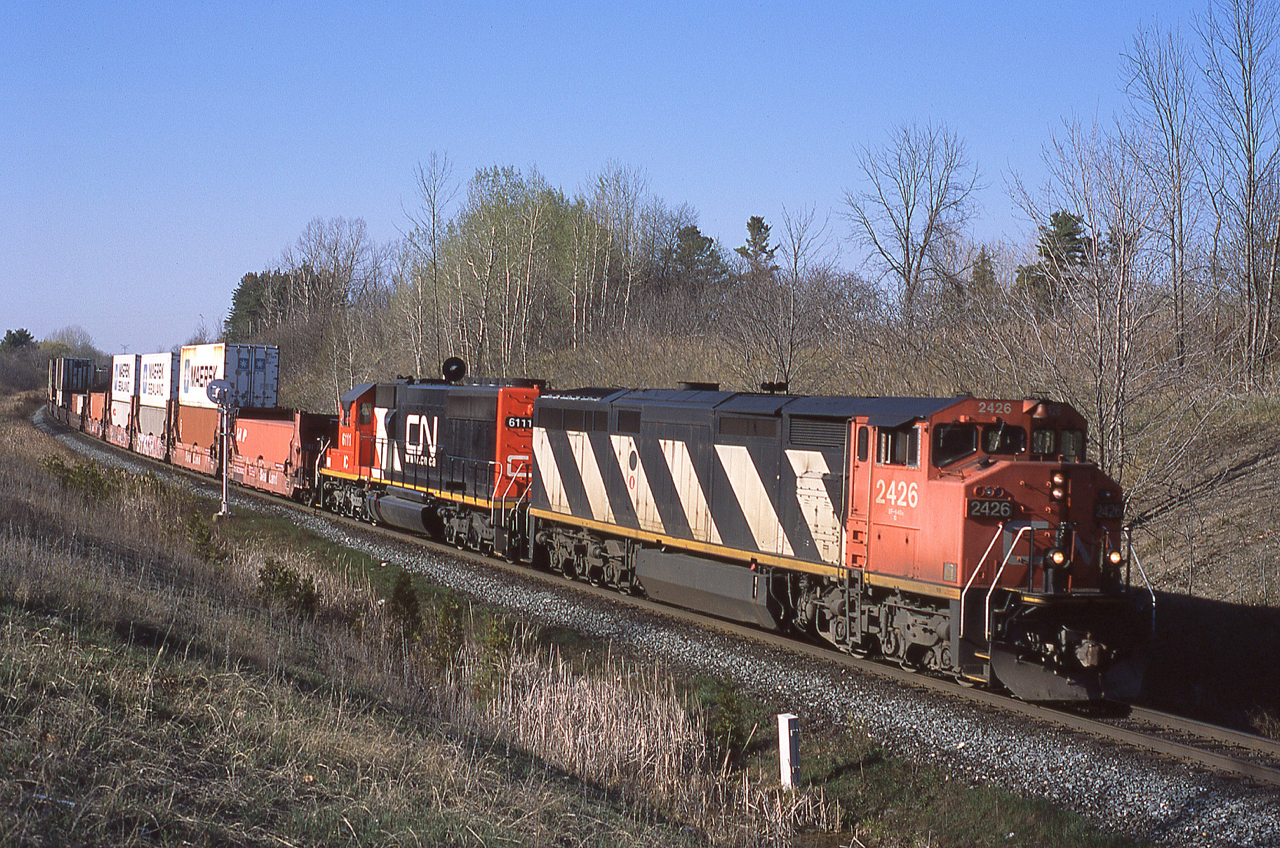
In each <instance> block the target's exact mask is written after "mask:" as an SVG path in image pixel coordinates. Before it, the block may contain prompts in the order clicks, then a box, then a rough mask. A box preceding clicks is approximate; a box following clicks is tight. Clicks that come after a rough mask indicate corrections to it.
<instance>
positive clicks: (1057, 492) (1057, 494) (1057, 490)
mask: <svg viewBox="0 0 1280 848" xmlns="http://www.w3.org/2000/svg"><path fill="white" fill-rule="evenodd" d="M1049 496H1050V497H1051V498H1053V499H1054V500H1055V501H1060V500H1062V499H1063V498H1065V497H1066V496H1067V490H1066V489H1064V488H1062V487H1061V486H1054V487H1053V489H1052V490H1051V491H1050V492H1049Z"/></svg>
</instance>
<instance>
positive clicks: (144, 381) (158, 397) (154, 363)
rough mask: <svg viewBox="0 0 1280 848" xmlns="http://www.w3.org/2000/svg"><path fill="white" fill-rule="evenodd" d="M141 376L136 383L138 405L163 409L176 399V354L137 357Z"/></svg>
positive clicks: (149, 354)
mask: <svg viewBox="0 0 1280 848" xmlns="http://www.w3.org/2000/svg"><path fill="white" fill-rule="evenodd" d="M138 364H139V367H140V368H141V372H142V376H141V377H140V378H139V381H138V398H139V400H138V403H139V404H140V405H142V406H149V407H156V408H159V409H164V408H166V407H167V406H168V405H169V402H170V401H175V400H177V399H178V354H176V353H144V354H142V356H140V357H139V360H138Z"/></svg>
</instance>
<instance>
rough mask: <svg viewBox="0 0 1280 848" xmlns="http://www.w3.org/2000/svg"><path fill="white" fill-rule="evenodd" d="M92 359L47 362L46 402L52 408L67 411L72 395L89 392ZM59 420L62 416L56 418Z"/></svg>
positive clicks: (56, 359) (60, 358)
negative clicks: (47, 388) (47, 389)
mask: <svg viewBox="0 0 1280 848" xmlns="http://www.w3.org/2000/svg"><path fill="white" fill-rule="evenodd" d="M93 372H94V365H93V360H92V359H68V358H66V357H61V356H59V357H56V358H54V359H50V360H49V369H48V375H49V379H48V386H49V391H48V401H49V405H50V406H51V407H54V408H61V409H68V408H69V404H70V403H71V396H72V395H73V394H83V393H84V392H87V391H89V386H90V384H91V383H92V382H93ZM58 417H59V418H60V419H61V418H63V416H61V415H60V416H58Z"/></svg>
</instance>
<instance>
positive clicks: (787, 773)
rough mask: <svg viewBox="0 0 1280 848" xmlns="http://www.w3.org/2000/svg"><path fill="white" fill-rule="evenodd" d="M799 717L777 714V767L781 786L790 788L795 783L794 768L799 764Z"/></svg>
mask: <svg viewBox="0 0 1280 848" xmlns="http://www.w3.org/2000/svg"><path fill="white" fill-rule="evenodd" d="M799 743H800V719H799V718H798V717H797V716H794V715H792V714H791V713H779V714H778V768H779V770H780V771H781V774H782V788H783V789H791V788H792V786H793V785H794V784H795V780H796V770H797V769H798V768H799V765H800V762H799V761H800V754H799V750H798V748H799Z"/></svg>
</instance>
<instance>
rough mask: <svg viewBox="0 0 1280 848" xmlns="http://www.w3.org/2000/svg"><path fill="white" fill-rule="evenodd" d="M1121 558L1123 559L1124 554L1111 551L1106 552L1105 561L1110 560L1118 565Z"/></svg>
mask: <svg viewBox="0 0 1280 848" xmlns="http://www.w3.org/2000/svg"><path fill="white" fill-rule="evenodd" d="M1123 560H1124V555H1123V554H1121V553H1120V552H1119V551H1112V552H1111V553H1109V554H1107V561H1108V562H1110V563H1111V564H1112V565H1119V564H1120V563H1121V562H1122V561H1123Z"/></svg>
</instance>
